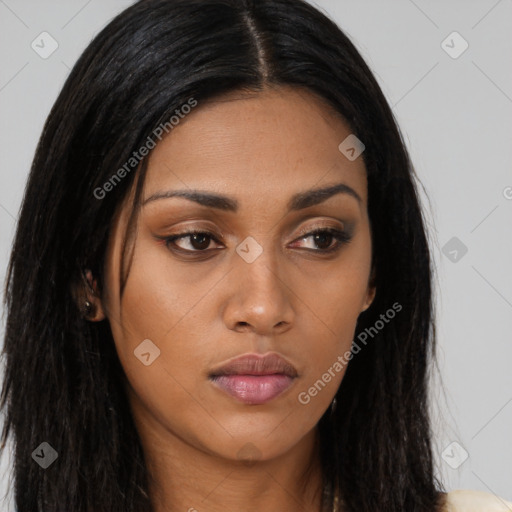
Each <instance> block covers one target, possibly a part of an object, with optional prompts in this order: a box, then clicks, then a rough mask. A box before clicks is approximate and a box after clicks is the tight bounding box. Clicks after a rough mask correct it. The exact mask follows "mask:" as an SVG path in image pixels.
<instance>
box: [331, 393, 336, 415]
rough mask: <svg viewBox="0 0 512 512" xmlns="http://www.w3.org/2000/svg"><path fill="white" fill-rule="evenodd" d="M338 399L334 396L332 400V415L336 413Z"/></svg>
mask: <svg viewBox="0 0 512 512" xmlns="http://www.w3.org/2000/svg"><path fill="white" fill-rule="evenodd" d="M337 403H338V402H337V400H336V397H334V400H333V401H332V402H331V416H332V414H333V413H334V411H335V410H336V404H337Z"/></svg>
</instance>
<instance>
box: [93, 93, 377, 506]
mask: <svg viewBox="0 0 512 512" xmlns="http://www.w3.org/2000/svg"><path fill="white" fill-rule="evenodd" d="M350 133H351V131H350V129H349V127H348V125H347V124H346V123H344V122H343V120H342V119H341V118H340V117H337V116H334V115H333V114H332V112H331V111H330V110H329V109H328V108H327V106H326V104H325V103H324V102H323V101H322V100H321V99H319V98H318V97H316V96H314V95H313V94H311V93H309V92H305V91H301V90H298V89H290V88H276V89H266V90H265V91H264V92H261V93H252V94H250V95H249V94H247V93H245V94H242V93H237V94H230V95H229V96H225V97H224V98H223V99H222V100H221V101H219V100H217V101H215V102H210V103H208V104H204V105H201V104H199V105H198V106H197V107H196V108H195V109H193V111H192V112H191V113H190V114H189V115H188V116H186V117H185V119H183V120H182V121H181V122H180V124H179V125H178V126H177V127H175V128H174V129H173V131H172V132H171V133H170V134H169V136H168V137H167V138H165V139H163V140H162V142H160V143H159V144H158V145H157V146H156V148H155V149H154V150H153V151H152V152H151V155H150V159H149V167H148V174H147V177H146V181H145V186H144V191H143V199H144V200H146V199H148V198H150V197H151V196H153V195H154V194H159V193H162V192H166V191H172V190H178V189H179V190H182V189H185V190H187V189H200V190H202V191H208V192H215V193H218V194H224V195H226V196H230V197H232V198H234V199H236V200H237V201H238V203H239V210H238V212H236V213H234V212H228V211H222V210H217V209H213V208H209V207H206V206H202V205H199V204H197V203H194V202H192V201H189V200H187V199H184V198H176V197H174V198H167V199H157V200H153V201H150V202H148V203H146V204H145V205H144V206H143V208H142V210H141V212H140V215H139V217H138V220H137V234H136V239H135V243H134V244H133V245H132V246H131V247H130V251H131V254H132V255H133V260H132V262H131V267H130V270H129V276H128V280H127V282H126V288H125V290H124V293H123V296H122V298H121V297H120V294H119V278H120V271H121V269H120V264H119V262H120V256H121V249H122V248H121V242H122V238H123V235H124V232H125V231H124V230H125V229H126V222H127V219H128V215H129V213H130V207H131V206H130V201H131V198H130V197H129V198H127V201H125V202H124V203H123V205H121V208H120V209H119V213H118V215H117V217H116V220H115V226H114V229H113V231H112V233H111V236H110V243H109V247H108V250H107V258H106V264H105V288H104V290H103V293H102V294H101V297H99V296H94V295H90V296H89V300H91V301H92V302H94V304H95V305H96V310H97V313H96V316H95V317H94V318H93V319H92V320H93V321H99V320H102V319H104V318H108V321H109V322H110V325H111V329H112V333H113V337H114V341H115V345H116V348H117V352H118V354H119V358H120V361H121V364H122V366H123V368H124V370H125V373H126V377H127V383H126V389H127V393H128V397H129V401H130V404H131V407H132V411H133V415H134V419H135V423H136V426H137V430H138V432H139V434H140V438H141V442H142V445H143V448H144V451H145V453H146V457H147V462H148V466H149V468H150V470H151V473H152V476H153V478H154V482H153V483H152V484H151V494H152V497H153V500H154V503H155V510H156V511H157V512H164V511H166V512H168V511H173V512H174V511H189V510H190V512H193V511H194V510H197V511H198V512H201V511H206V510H207V511H209V512H218V511H222V512H235V511H240V510H244V511H246V512H251V511H254V512H256V511H266V510H280V511H284V512H286V511H290V512H291V511H294V512H295V511H297V510H304V511H320V504H321V501H320V498H321V496H320V489H321V484H322V472H321V467H320V465H319V458H318V453H317V450H316V449H315V444H314V443H315V439H316V436H317V430H316V424H317V423H318V421H319V419H320V418H321V416H322V415H323V414H324V412H325V411H326V410H327V408H328V407H329V405H330V404H331V401H332V400H333V398H334V395H335V393H336V391H337V389H338V387H339V384H340V382H341V380H342V378H343V374H344V371H345V368H344V369H343V371H339V372H337V373H335V378H333V379H332V380H331V382H329V383H328V384H327V385H326V386H325V388H324V389H323V390H322V391H320V392H319V393H318V394H317V395H316V396H315V397H312V398H311V400H310V402H309V403H308V404H307V405H303V404H301V403H300V402H299V401H298V395H299V393H300V392H303V391H307V390H308V388H310V387H311V386H312V385H313V384H314V383H315V382H316V381H317V380H318V379H319V378H321V376H322V374H324V373H325V372H326V371H327V370H328V369H329V368H330V367H332V366H333V364H334V363H335V361H336V360H337V358H338V356H340V355H342V354H344V353H345V352H346V351H347V350H350V347H351V343H352V340H353V338H354V331H355V327H356V322H357V319H358V316H359V314H360V313H361V312H362V311H364V310H365V309H367V308H368V307H369V305H370V304H371V301H372V300H373V298H374V295H375V289H374V288H373V287H372V286H371V285H370V271H371V231H370V223H369V219H368V216H367V179H366V170H365V166H364V163H363V160H362V157H358V158H357V159H356V160H354V161H349V160H348V159H347V158H345V156H344V155H343V154H342V153H341V152H340V151H339V150H338V145H339V144H340V142H341V141H343V140H344V139H345V138H346V137H347V136H348V135H349V134H350ZM337 183H344V184H345V185H348V186H349V187H351V188H352V189H353V190H354V191H356V193H357V194H358V195H359V196H360V198H361V202H358V200H356V199H355V198H354V197H352V196H351V195H349V194H346V193H339V194H336V195H333V196H332V197H330V198H329V199H327V200H326V201H324V202H322V203H320V204H317V205H313V206H310V207H308V208H305V209H303V210H299V211H291V212H288V210H287V204H288V201H289V199H290V198H291V196H292V195H294V194H296V193H298V192H303V191H307V190H310V189H313V188H319V187H326V186H330V185H333V184H337ZM318 227H321V228H326V227H333V228H336V229H341V230H343V229H344V227H345V228H347V229H348V228H351V229H352V239H351V241H350V243H348V244H342V245H341V247H340V249H339V251H337V252H335V253H332V254H330V255H324V256H322V253H321V252H320V249H324V248H328V247H333V246H336V244H337V242H336V240H335V239H334V238H332V237H331V238H330V237H328V236H327V237H326V238H324V239H320V240H317V241H316V242H315V238H314V237H313V236H306V235H302V236H301V233H300V231H301V229H306V230H307V231H306V233H307V232H311V231H313V230H314V229H316V228H318ZM190 228H198V229H202V230H205V229H206V230H207V231H211V232H213V233H214V235H215V237H216V238H217V240H218V241H219V242H217V241H215V240H213V239H211V238H207V239H206V240H204V239H203V240H200V241H196V242H194V240H193V239H191V238H190V237H189V238H186V237H185V238H182V239H180V240H177V241H175V244H176V246H174V247H175V248H176V249H179V247H181V249H182V250H183V251H185V250H189V251H195V252H191V253H189V254H190V255H189V256H188V257H187V256H186V255H185V254H181V255H180V254H179V253H178V252H173V250H172V247H173V245H172V244H170V245H169V247H167V246H166V245H165V244H164V243H162V242H161V241H160V240H158V238H157V237H165V236H170V235H173V234H177V233H182V232H184V231H186V230H187V229H190ZM248 236H251V237H253V238H254V239H255V240H256V241H257V243H258V244H259V246H261V248H262V250H263V252H262V253H261V254H260V255H259V256H258V257H257V258H256V259H255V261H253V262H252V263H248V262H247V261H245V260H244V259H243V258H242V257H240V256H239V254H238V253H237V252H236V248H237V246H239V245H240V244H241V243H242V242H243V241H244V240H245V239H246V238H247V237H248ZM242 246H243V244H242ZM204 248H206V250H207V251H210V252H209V253H208V256H205V255H203V254H200V250H204ZM308 249H309V251H308ZM251 250H252V249H251ZM315 250H316V251H317V252H316V253H315V252H314V251H315ZM198 254H199V255H198ZM145 339H150V340H151V341H152V342H153V343H154V344H155V345H156V346H157V347H158V348H159V349H160V351H161V352H160V356H159V357H158V358H156V359H155V360H154V362H153V363H152V364H150V365H149V366H145V365H143V364H142V363H141V361H140V360H139V359H138V358H137V357H135V356H134V350H135V349H136V348H137V346H138V345H139V344H140V343H141V342H142V341H143V340H145ZM268 352H276V353H278V354H280V355H281V356H283V357H284V358H286V359H287V360H288V361H289V362H291V363H292V364H293V365H294V366H295V367H296V369H297V371H298V375H299V376H298V377H297V378H296V379H295V380H294V383H293V385H292V386H291V387H290V388H289V389H288V390H287V391H286V392H285V393H283V394H281V395H279V396H278V397H277V398H275V399H273V400H271V401H270V402H267V403H265V404H263V405H249V404H245V403H242V402H239V401H237V400H236V399H234V398H232V397H231V396H229V395H227V394H225V393H224V392H222V391H220V390H218V389H217V388H216V387H215V386H214V385H213V384H212V383H211V382H210V381H209V379H208V373H209V372H210V371H211V370H212V368H214V367H219V366H220V365H221V364H222V363H223V362H225V361H227V360H229V359H232V358H234V357H236V356H239V355H242V354H246V353H258V354H265V353H268ZM247 454H249V455H247ZM251 454H252V456H253V458H255V459H256V460H255V461H253V462H248V461H246V460H243V459H244V457H248V456H250V455H251ZM308 468H309V469H310V470H311V471H310V472H309V473H307V469H308ZM304 475H306V476H307V478H306V479H305V481H304V482H303V481H302V480H301V477H303V476H304Z"/></svg>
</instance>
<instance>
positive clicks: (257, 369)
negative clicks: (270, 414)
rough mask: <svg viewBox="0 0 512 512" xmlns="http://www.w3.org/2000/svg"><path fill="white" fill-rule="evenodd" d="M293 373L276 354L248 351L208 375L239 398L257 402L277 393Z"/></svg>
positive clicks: (257, 403)
mask: <svg viewBox="0 0 512 512" xmlns="http://www.w3.org/2000/svg"><path fill="white" fill-rule="evenodd" d="M297 376H298V374H297V370H296V369H295V367H294V366H293V365H292V364H290V363H288V362H287V361H286V360H285V359H283V358H282V357H280V356H278V355H277V354H267V355H265V356H261V355H257V354H249V355H245V356H242V357H238V358H236V359H234V360H231V361H229V362H228V363H227V364H225V365H223V366H221V367H220V368H218V369H216V370H213V371H212V372H211V373H210V374H209V379H210V381H211V382H212V383H213V384H214V385H215V386H216V387H217V388H219V389H220V390H222V391H224V392H226V393H227V394H229V395H230V396H232V397H234V398H236V399H237V400H239V401H240V402H243V403H246V404H252V405H260V404H264V403H266V402H268V401H270V400H273V399H274V398H276V397H277V396H279V395H281V394H282V393H283V392H284V391H286V390H287V389H288V388H289V387H290V386H291V385H292V383H293V381H294V380H295V378H296V377H297Z"/></svg>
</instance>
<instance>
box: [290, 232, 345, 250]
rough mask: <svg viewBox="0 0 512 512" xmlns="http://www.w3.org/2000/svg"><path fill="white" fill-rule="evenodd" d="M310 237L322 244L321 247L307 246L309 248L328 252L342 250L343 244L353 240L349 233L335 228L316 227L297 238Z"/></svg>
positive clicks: (304, 238)
mask: <svg viewBox="0 0 512 512" xmlns="http://www.w3.org/2000/svg"><path fill="white" fill-rule="evenodd" d="M308 238H311V239H312V240H313V243H314V244H316V245H317V246H320V248H319V249H315V248H312V249H308V248H306V249H307V250H311V251H314V252H320V253H326V254H327V253H331V252H335V251H338V250H340V249H341V247H342V246H343V245H345V244H348V243H349V242H350V241H351V240H352V236H351V235H350V234H349V233H347V232H346V231H340V230H338V229H334V228H324V229H316V230H314V231H310V232H309V233H305V234H303V235H301V236H300V238H298V239H297V240H307V239H308ZM333 242H334V245H333Z"/></svg>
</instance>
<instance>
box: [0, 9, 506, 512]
mask: <svg viewBox="0 0 512 512" xmlns="http://www.w3.org/2000/svg"><path fill="white" fill-rule="evenodd" d="M130 3H131V2H130V1H126V0H101V1H100V0H89V1H86V0H81V1H75V0H46V1H45V2H41V1H36V0H0V34H1V36H0V37H1V41H2V44H1V45H0V134H1V147H0V154H1V170H0V172H1V180H0V279H2V282H3V279H4V276H5V267H6V263H7V258H8V253H9V249H10V244H11V240H12V236H13V234H14V227H15V222H16V217H17V212H18V209H19V206H20V202H21V198H22V193H23V188H24V184H25V180H26V177H27V173H28V169H29V166H30V162H31V160H32V157H33V153H34V149H35V146H36V143H37V140H38V137H39V135H40V133H41V129H42V127H43V123H44V120H45V118H46V116H47V115H48V113H49V110H50V108H51V106H52V104H53V102H54V100H55V99H56V96H57V94H58V92H59V90H60V88H61V87H62V85H63V83H64V80H65V78H66V76H67V75H68V73H69V70H70V67H71V66H72V65H73V64H74V62H75V61H76V59H77V58H78V56H79V55H80V53H81V51H82V50H83V49H84V48H85V46H86V45H87V44H88V43H89V41H90V40H91V39H92V37H93V36H94V35H95V34H96V33H97V32H98V31H99V30H100V29H101V28H102V27H104V26H105V25H106V24H107V23H108V21H109V20H110V19H111V18H112V17H113V16H114V15H115V14H117V13H118V12H120V11H121V10H123V9H124V8H125V7H127V6H128V5H129V4H130ZM316 5H317V6H318V7H319V8H320V9H321V10H323V11H325V12H326V13H328V14H329V15H330V16H331V17H332V18H334V19H335V21H336V22H337V23H338V24H339V25H340V27H341V28H342V29H343V30H345V31H346V33H347V34H348V35H349V37H350V38H351V39H352V41H353V42H354V43H355V45H356V46H357V48H358V49H359V50H360V51H361V53H362V54H363V57H364V58H365V59H366V61H367V62H368V64H369V65H370V67H371V68H372V70H373V71H374V73H375V74H376V76H377V79H378V81H379V83H380V85H381V87H382V88H383V91H384V93H385V95H386V97H387V98H388V100H389V102H390V104H391V105H392V107H393V111H394V114H395V116H396V118H397V120H398V123H399V125H400V127H401V129H402V132H403V134H404V139H405V142H406V144H407V146H408V148H409V150H410V152H411V156H412V158H413V162H414V164H415V167H416V170H417V173H418V176H419V178H420V180H421V182H422V183H423V185H424V187H425V190H426V194H427V196H428V199H427V197H426V196H425V195H424V193H423V192H422V198H423V199H424V205H425V215H426V218H427V222H428V226H429V230H430V238H431V241H432V247H433V255H434V258H435V266H436V272H437V274H436V276H437V282H438V286H439V289H438V294H437V311H438V336H439V368H440V376H439V377H435V378H434V380H433V396H432V404H433V411H434V420H435V428H436V457H437V467H438V472H439V474H440V475H441V476H442V478H443V479H444V481H445V484H446V487H447V488H448V489H449V490H451V489H458V488H459V489H460V488H467V489H480V490H484V491H487V492H493V493H496V494H498V495H500V496H501V497H503V498H506V499H508V500H512V442H510V435H511V432H512V428H511V427H512V372H511V361H512V343H511V338H512V335H511V333H512V271H511V269H510V265H511V262H512V237H511V229H510V228H511V226H512V222H511V221H512V172H511V163H512V145H511V144H510V142H511V140H510V139H511V127H512V116H511V114H512V68H511V65H510V63H511V62H512V59H511V56H512V0H499V1H496V0H479V1H467V0H466V1H463V0H458V1H455V0H451V1H444V2H443V1H430V2H429V1H427V0H415V1H413V0H388V1H387V2H382V1H377V0H374V1H370V0H364V1H361V0H359V1H357V0H318V1H317V2H316ZM43 31H46V32H48V33H50V34H51V36H52V37H53V38H54V39H55V40H56V41H57V43H58V45H59V46H58V48H57V50H56V51H55V52H54V53H53V54H52V55H50V56H49V57H48V58H47V59H43V58H41V57H40V56H39V55H38V54H37V53H36V52H35V51H34V50H33V49H32V48H31V43H32V41H34V40H36V42H38V41H40V39H39V38H38V36H39V34H41V32H43ZM454 31H457V32H458V33H459V34H460V35H461V36H462V38H464V40H466V41H467V43H468V45H469V47H468V48H467V50H466V51H464V52H463V53H462V54H460V55H458V56H457V58H453V57H452V56H450V55H449V54H448V53H447V51H445V50H448V51H449V52H452V54H453V53H454V52H455V53H456V54H458V53H459V52H460V51H461V50H462V49H463V41H462V40H461V39H458V36H450V37H448V36H449V35H450V34H452V32H454ZM447 37H448V39H446V38H447ZM444 40H446V42H445V43H444V44H443V45H442V42H443V41H444ZM39 44H41V43H39ZM450 47H451V48H450ZM45 48H49V43H48V44H45ZM453 237H456V239H455V240H452V241H451V242H450V245H448V246H447V245H446V244H447V243H448V242H449V241H450V240H451V239H452V238H453ZM463 247H466V248H467V253H466V254H464V255H462V251H461V249H463ZM454 249H455V250H456V251H457V258H456V261H453V260H454V258H455V253H454V252H453V250H454ZM461 255H462V256H461ZM4 324H5V317H2V325H1V329H2V331H3V329H4ZM41 441H44V440H43V439H42V440H41ZM453 442H456V443H458V445H452V444H451V443H453ZM34 448H35V447H34ZM463 450H464V451H463ZM465 452H467V454H468V458H467V459H466V460H465V461H464V462H462V461H463V459H464V457H465ZM443 453H444V457H443V456H442V454H443ZM452 466H458V467H457V468H455V469H454V468H453V467H452ZM8 467H9V460H8V458H6V457H4V459H2V461H1V467H0V492H2V494H3V493H4V492H7V490H8V481H7V478H8ZM1 509H2V510H13V508H12V500H11V499H10V500H9V501H7V502H5V503H3V504H1Z"/></svg>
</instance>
